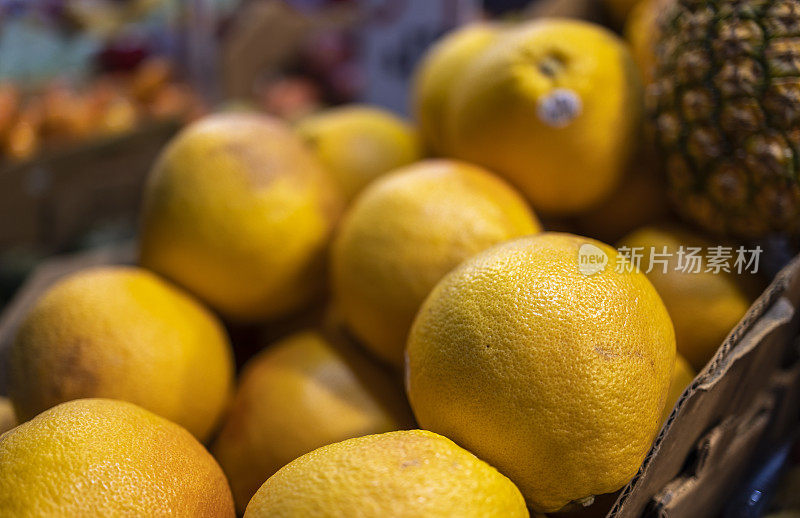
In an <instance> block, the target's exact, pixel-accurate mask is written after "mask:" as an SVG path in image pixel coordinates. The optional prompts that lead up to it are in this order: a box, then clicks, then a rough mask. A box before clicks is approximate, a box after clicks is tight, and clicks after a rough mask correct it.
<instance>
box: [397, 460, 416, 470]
mask: <svg viewBox="0 0 800 518" xmlns="http://www.w3.org/2000/svg"><path fill="white" fill-rule="evenodd" d="M419 465H420V462H419V460H418V459H411V460H404V461H403V462H401V463H400V469H406V468H416V467H417V466H419Z"/></svg>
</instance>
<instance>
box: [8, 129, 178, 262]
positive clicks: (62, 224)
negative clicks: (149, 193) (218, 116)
mask: <svg viewBox="0 0 800 518" xmlns="http://www.w3.org/2000/svg"><path fill="white" fill-rule="evenodd" d="M177 129H178V124H177V123H175V122H164V123H158V124H152V125H148V126H145V127H142V128H139V129H137V130H135V131H133V132H132V133H128V134H125V135H120V136H117V137H111V138H107V139H104V140H99V141H96V142H93V143H91V144H86V145H82V146H77V147H73V148H69V149H64V150H61V151H52V152H45V154H43V155H42V156H39V157H36V158H34V159H33V160H30V161H26V162H23V163H20V164H11V165H0V249H8V248H12V247H17V246H29V247H35V248H37V249H39V250H43V251H50V252H52V251H57V250H59V249H62V248H63V247H64V246H66V245H67V244H69V243H70V242H71V241H72V240H74V239H76V238H77V237H79V236H80V235H81V234H83V233H84V232H86V231H87V230H89V229H90V228H91V227H92V225H94V224H97V223H98V222H105V221H116V222H118V221H122V222H124V223H128V224H130V225H134V224H135V221H136V218H137V217H138V216H137V215H138V212H139V205H140V203H141V195H142V187H143V186H144V182H145V178H146V177H147V174H148V172H149V171H150V168H151V167H152V164H153V162H154V161H155V158H156V156H157V155H158V153H159V151H160V150H161V148H162V147H163V145H164V144H165V143H166V142H167V140H169V138H170V137H171V136H172V135H174V134H175V132H176V131H177Z"/></svg>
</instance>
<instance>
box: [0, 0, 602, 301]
mask: <svg viewBox="0 0 800 518" xmlns="http://www.w3.org/2000/svg"><path fill="white" fill-rule="evenodd" d="M597 4H599V3H598V2H593V1H591V0H588V1H587V0H484V1H479V0H434V1H430V0H388V1H387V0H33V1H31V0H0V305H1V304H2V303H3V302H5V301H7V300H8V298H9V297H10V295H11V294H12V293H13V292H14V290H15V288H16V287H17V286H18V285H19V284H20V282H21V281H22V280H23V279H24V277H25V275H26V274H27V273H28V272H29V271H30V270H31V268H32V267H33V266H34V265H35V264H36V263H37V262H38V261H39V260H40V259H41V258H43V257H45V256H48V255H52V254H54V253H59V252H67V251H74V250H78V249H83V248H87V247H92V246H97V245H100V244H105V243H108V242H113V241H115V240H122V239H126V238H128V237H131V236H132V235H133V233H134V231H135V226H136V213H137V209H138V206H139V202H140V193H141V186H142V182H143V181H144V177H145V176H146V173H147V171H148V169H149V167H150V164H151V163H152V160H153V158H154V157H155V156H156V154H157V152H158V150H159V149H160V147H161V146H162V144H163V143H164V142H165V141H166V140H167V139H168V138H169V137H170V136H171V135H173V134H174V133H175V131H176V130H178V129H179V128H180V127H181V126H182V125H183V124H185V123H187V122H188V121H191V120H193V119H195V118H197V117H199V116H201V115H202V114H204V113H207V112H208V111H210V110H217V109H230V110H236V109H258V110H263V111H264V112H267V113H271V114H274V115H278V116H280V117H283V118H286V119H288V120H296V119H298V118H299V117H302V116H303V115H307V114H308V113H310V112H313V111H316V110H319V109H321V108H324V107H327V106H332V105H337V104H342V103H347V102H354V101H363V102H369V103H373V104H377V105H380V106H383V107H386V108H389V109H391V110H393V111H395V112H397V113H399V114H401V115H407V111H408V106H407V103H408V86H409V81H410V77H411V74H412V71H413V69H414V66H415V64H416V63H417V61H418V60H419V58H420V56H421V55H422V53H423V52H424V50H425V49H426V48H427V47H428V46H429V45H430V43H431V42H432V41H434V40H435V39H437V38H438V37H439V36H441V35H442V34H444V33H445V32H447V31H448V30H451V29H453V28H454V27H457V26H460V25H463V24H465V23H468V22H470V21H474V20H478V19H489V18H499V19H517V20H519V19H525V18H531V17H535V16H540V15H553V14H558V15H569V16H580V17H585V18H593V19H601V18H603V17H604V13H602V12H601V9H600V8H599V7H598V5H597Z"/></svg>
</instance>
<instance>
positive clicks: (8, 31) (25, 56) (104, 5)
mask: <svg viewBox="0 0 800 518" xmlns="http://www.w3.org/2000/svg"><path fill="white" fill-rule="evenodd" d="M171 4H172V2H165V1H163V0H138V1H132V2H106V1H100V0H84V1H76V2H57V1H50V2H31V3H26V2H3V3H0V163H2V162H13V161H20V160H24V159H28V158H32V157H34V156H36V155H37V153H39V152H40V151H48V150H52V149H63V148H65V147H68V146H75V145H77V144H79V143H84V142H91V141H93V140H96V139H101V138H103V137H108V136H114V135H122V134H125V133H128V132H130V131H132V130H133V129H134V128H137V127H140V126H141V125H143V124H146V123H148V122H152V121H163V120H183V121H185V120H190V119H192V118H194V117H196V116H197V115H198V114H200V113H202V111H203V104H204V103H203V101H202V100H201V98H200V96H199V95H198V94H197V93H196V92H195V91H194V90H193V89H192V88H191V87H190V86H189V84H188V83H187V82H186V81H184V80H183V79H182V78H181V72H180V71H179V70H178V68H177V67H176V64H175V63H176V61H175V59H174V58H173V55H174V54H175V50H176V45H177V39H178V38H179V36H178V35H177V34H176V33H175V31H174V27H173V25H174V24H171V22H170V20H172V19H174V17H175V16H176V14H175V6H174V5H171Z"/></svg>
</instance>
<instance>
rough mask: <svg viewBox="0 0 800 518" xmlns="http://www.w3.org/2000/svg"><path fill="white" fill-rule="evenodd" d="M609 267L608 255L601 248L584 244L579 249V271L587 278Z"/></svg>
mask: <svg viewBox="0 0 800 518" xmlns="http://www.w3.org/2000/svg"><path fill="white" fill-rule="evenodd" d="M607 265H608V255H607V254H606V253H605V252H604V251H603V250H601V249H600V248H599V247H597V246H595V245H593V244H591V243H584V244H582V245H581V247H580V249H578V271H579V272H581V273H582V274H584V275H586V276H587V277H588V276H590V275H594V274H596V273H600V272H602V271H603V270H605V269H606V266H607Z"/></svg>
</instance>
